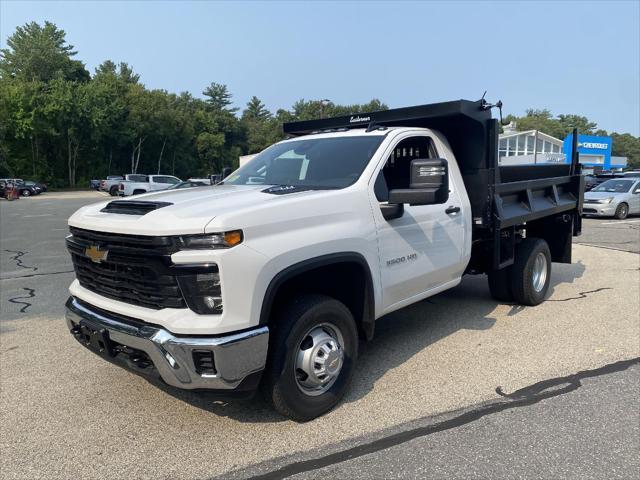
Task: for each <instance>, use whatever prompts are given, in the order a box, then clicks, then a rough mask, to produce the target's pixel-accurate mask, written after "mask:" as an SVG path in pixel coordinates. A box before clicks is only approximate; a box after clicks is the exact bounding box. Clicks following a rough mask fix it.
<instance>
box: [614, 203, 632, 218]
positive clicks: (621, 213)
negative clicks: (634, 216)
mask: <svg viewBox="0 0 640 480" xmlns="http://www.w3.org/2000/svg"><path fill="white" fill-rule="evenodd" d="M627 215H629V205H627V204H626V203H621V204H620V205H618V208H616V213H615V215H614V216H615V217H616V218H617V219H618V220H624V219H625V218H627Z"/></svg>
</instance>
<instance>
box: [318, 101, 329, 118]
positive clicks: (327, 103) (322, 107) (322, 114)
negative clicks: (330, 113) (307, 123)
mask: <svg viewBox="0 0 640 480" xmlns="http://www.w3.org/2000/svg"><path fill="white" fill-rule="evenodd" d="M330 103H331V100H329V99H328V98H323V99H322V100H320V118H324V107H325V105H329V104H330Z"/></svg>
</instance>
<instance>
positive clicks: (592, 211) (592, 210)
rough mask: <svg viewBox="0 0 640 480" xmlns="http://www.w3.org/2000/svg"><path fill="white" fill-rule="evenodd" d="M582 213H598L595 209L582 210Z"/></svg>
mask: <svg viewBox="0 0 640 480" xmlns="http://www.w3.org/2000/svg"><path fill="white" fill-rule="evenodd" d="M582 213H598V210H596V209H595V208H583V209H582Z"/></svg>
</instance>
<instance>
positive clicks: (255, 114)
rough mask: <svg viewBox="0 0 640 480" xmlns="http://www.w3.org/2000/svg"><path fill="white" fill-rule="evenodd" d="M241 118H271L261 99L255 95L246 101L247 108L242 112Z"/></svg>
mask: <svg viewBox="0 0 640 480" xmlns="http://www.w3.org/2000/svg"><path fill="white" fill-rule="evenodd" d="M242 118H245V119H254V120H266V119H268V118H271V112H270V111H269V110H267V108H266V107H265V105H264V103H262V100H260V99H259V98H258V97H256V96H255V95H254V96H253V97H251V100H249V101H248V102H247V108H245V110H244V111H243V112H242Z"/></svg>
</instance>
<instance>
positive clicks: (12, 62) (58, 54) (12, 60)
mask: <svg viewBox="0 0 640 480" xmlns="http://www.w3.org/2000/svg"><path fill="white" fill-rule="evenodd" d="M65 36H66V34H65V31H64V30H61V29H59V28H58V27H56V25H54V24H53V23H50V22H45V23H44V26H41V25H40V24H38V23H37V22H30V23H27V24H25V25H24V26H22V27H18V28H17V29H16V31H15V33H13V35H11V36H10V37H9V38H8V39H7V46H8V48H3V49H1V50H0V77H2V78H5V79H6V78H15V79H19V80H23V81H43V82H48V81H50V80H53V79H54V78H56V77H57V76H62V77H63V78H65V79H68V80H74V81H88V80H89V72H87V71H86V69H85V68H84V65H83V64H82V62H79V61H78V60H72V58H71V57H73V56H74V55H76V53H77V52H76V51H74V49H73V45H69V44H68V43H67V42H66V39H65Z"/></svg>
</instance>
